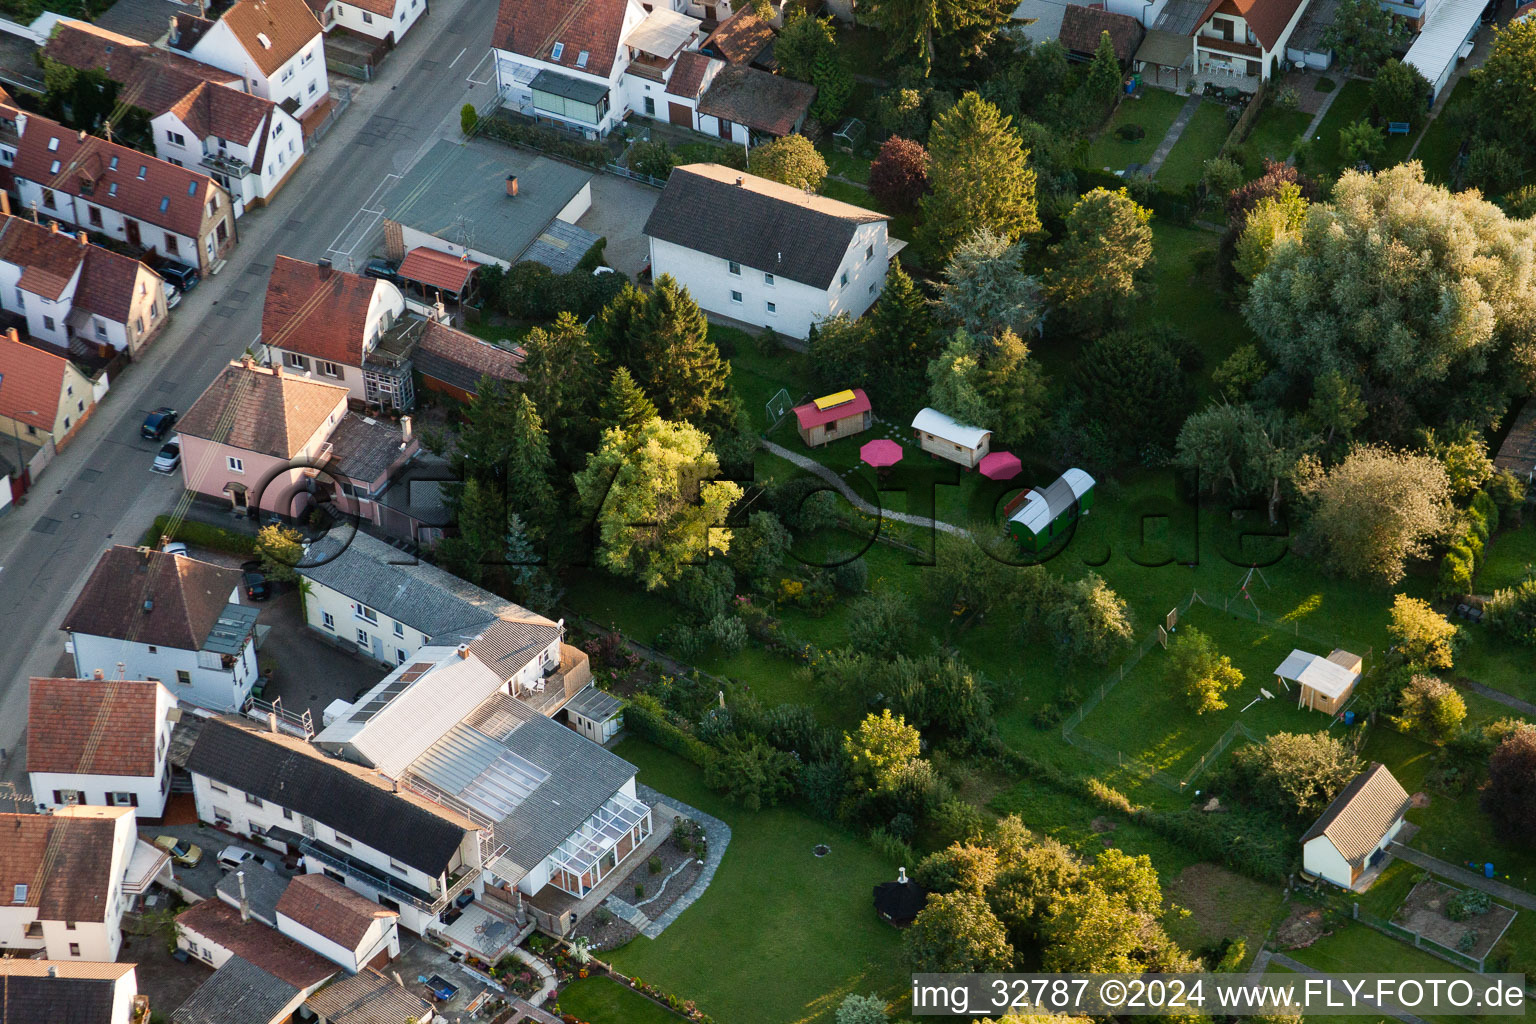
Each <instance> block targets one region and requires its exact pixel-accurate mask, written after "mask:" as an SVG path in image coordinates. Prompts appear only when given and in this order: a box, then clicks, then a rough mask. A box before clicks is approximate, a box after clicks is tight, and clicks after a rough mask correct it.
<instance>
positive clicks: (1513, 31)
mask: <svg viewBox="0 0 1536 1024" xmlns="http://www.w3.org/2000/svg"><path fill="white" fill-rule="evenodd" d="M1472 80H1473V82H1474V83H1476V85H1475V89H1476V92H1475V94H1474V95H1475V96H1476V99H1477V103H1476V104H1475V106H1476V109H1477V111H1478V129H1479V132H1480V133H1483V134H1486V135H1489V136H1491V137H1494V138H1497V139H1499V140H1501V141H1502V142H1503V143H1504V144H1505V145H1506V146H1507V147H1509V149H1510V150H1511V151H1513V152H1515V153H1519V154H1522V155H1525V156H1529V155H1530V154H1531V153H1532V152H1536V19H1531V18H1525V19H1523V20H1521V21H1512V22H1510V23H1508V24H1507V25H1503V26H1501V27H1495V28H1494V30H1493V45H1492V46H1491V47H1490V49H1489V51H1488V59H1487V60H1485V61H1483V64H1482V66H1481V67H1479V68H1477V69H1476V70H1474V71H1473V72H1472Z"/></svg>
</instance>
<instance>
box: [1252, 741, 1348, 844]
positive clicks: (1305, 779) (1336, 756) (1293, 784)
mask: <svg viewBox="0 0 1536 1024" xmlns="http://www.w3.org/2000/svg"><path fill="white" fill-rule="evenodd" d="M1360 767H1361V763H1360V760H1359V758H1357V757H1355V756H1354V755H1353V754H1351V753H1350V752H1349V750H1348V749H1347V748H1346V747H1345V746H1344V744H1343V743H1341V742H1340V741H1339V740H1338V738H1337V737H1334V736H1330V735H1329V734H1328V733H1326V732H1315V733H1310V734H1306V733H1289V732H1278V733H1274V734H1272V735H1270V736H1267V737H1265V739H1264V741H1263V742H1262V743H1249V744H1245V745H1243V746H1239V747H1236V748H1234V749H1233V751H1232V753H1231V754H1230V764H1229V767H1228V769H1227V770H1226V771H1225V772H1224V773H1223V774H1224V782H1225V784H1226V785H1228V786H1230V787H1232V788H1233V789H1234V790H1235V791H1236V792H1237V793H1238V794H1239V795H1240V796H1242V797H1243V798H1244V799H1246V800H1247V801H1249V802H1250V803H1253V804H1256V805H1258V806H1260V807H1268V808H1271V809H1273V810H1276V811H1278V812H1280V813H1281V814H1284V815H1285V816H1286V817H1288V818H1290V819H1292V820H1293V821H1298V822H1299V821H1307V820H1310V819H1313V818H1316V817H1317V816H1318V815H1319V814H1321V813H1322V812H1323V811H1324V809H1326V808H1327V806H1328V804H1329V803H1330V802H1331V801H1332V800H1333V798H1334V797H1335V796H1337V795H1338V793H1339V790H1341V789H1343V788H1344V787H1345V786H1346V785H1348V784H1349V781H1350V780H1351V779H1353V778H1354V777H1355V776H1356V775H1357V774H1359V771H1360Z"/></svg>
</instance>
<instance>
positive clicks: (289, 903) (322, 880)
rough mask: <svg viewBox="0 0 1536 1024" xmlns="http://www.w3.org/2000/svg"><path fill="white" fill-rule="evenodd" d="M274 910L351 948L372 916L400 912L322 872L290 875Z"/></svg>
mask: <svg viewBox="0 0 1536 1024" xmlns="http://www.w3.org/2000/svg"><path fill="white" fill-rule="evenodd" d="M277 912H278V913H279V914H282V915H283V916H284V917H288V918H291V919H292V920H294V921H297V922H298V923H299V924H301V925H303V926H304V927H306V928H308V929H309V930H311V931H313V932H317V933H319V934H320V935H324V936H325V937H326V938H328V939H330V940H332V941H333V942H335V943H337V944H338V945H341V946H345V947H346V948H347V949H352V950H355V949H357V946H358V943H360V942H362V941H363V939H364V937H366V936H367V934H368V929H369V928H370V927H372V926H373V922H374V921H375V920H378V919H379V918H391V917H399V916H400V915H399V913H398V912H396V911H393V910H390V909H389V908H388V907H383V906H380V905H379V904H377V903H375V902H373V901H372V900H369V899H364V898H363V897H362V896H359V895H358V894H357V893H355V892H353V891H352V890H351V889H348V888H347V887H346V886H344V885H342V884H341V883H340V882H337V881H333V880H332V879H329V878H327V877H325V876H324V875H296V876H294V879H293V881H291V882H289V883H288V888H287V889H285V890H284V891H283V895H282V897H281V898H280V899H279V900H278V901H277Z"/></svg>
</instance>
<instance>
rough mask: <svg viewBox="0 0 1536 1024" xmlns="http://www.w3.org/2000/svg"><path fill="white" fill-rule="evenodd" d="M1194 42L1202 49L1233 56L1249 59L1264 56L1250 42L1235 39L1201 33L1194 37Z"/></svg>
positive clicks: (1257, 58)
mask: <svg viewBox="0 0 1536 1024" xmlns="http://www.w3.org/2000/svg"><path fill="white" fill-rule="evenodd" d="M1195 43H1196V44H1197V45H1198V46H1199V47H1200V49H1202V50H1210V51H1211V52H1213V53H1225V54H1230V55H1231V56H1233V57H1247V58H1248V59H1250V60H1259V59H1260V58H1262V57H1263V56H1264V54H1263V51H1261V50H1260V49H1259V48H1258V47H1257V46H1254V45H1253V44H1252V43H1240V42H1238V41H1237V40H1236V39H1223V38H1221V37H1220V36H1208V35H1204V34H1201V35H1199V36H1196V37H1195Z"/></svg>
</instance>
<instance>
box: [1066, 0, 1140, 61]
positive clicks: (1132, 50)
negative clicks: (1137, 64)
mask: <svg viewBox="0 0 1536 1024" xmlns="http://www.w3.org/2000/svg"><path fill="white" fill-rule="evenodd" d="M1105 32H1108V33H1109V40H1110V42H1111V43H1113V44H1114V47H1115V56H1116V57H1118V58H1120V61H1121V63H1124V62H1125V61H1128V60H1130V59H1131V58H1132V57H1134V56H1136V48H1137V47H1138V46H1140V45H1141V39H1142V36H1144V35H1146V30H1145V29H1143V28H1142V27H1141V22H1139V21H1137V20H1136V19H1135V18H1133V17H1131V16H1130V15H1128V14H1116V13H1114V12H1113V11H1106V10H1102V9H1100V8H1097V7H1084V6H1083V5H1081V4H1072V3H1069V4H1067V8H1066V10H1065V11H1064V12H1063V13H1062V18H1061V33H1060V39H1061V45H1062V46H1065V47H1066V48H1067V49H1068V50H1070V51H1072V52H1073V53H1089V54H1091V53H1093V52H1095V51H1096V50H1098V48H1099V40H1100V39H1101V38H1102V37H1103V35H1104V33H1105Z"/></svg>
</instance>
